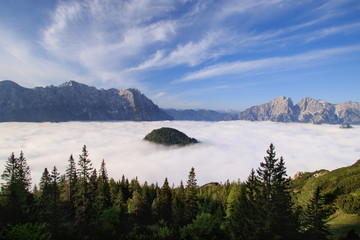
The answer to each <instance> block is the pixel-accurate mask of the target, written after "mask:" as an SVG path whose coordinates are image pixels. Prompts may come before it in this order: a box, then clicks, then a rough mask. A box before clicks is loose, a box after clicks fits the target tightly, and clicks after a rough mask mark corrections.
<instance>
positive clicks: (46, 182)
mask: <svg viewBox="0 0 360 240" xmlns="http://www.w3.org/2000/svg"><path fill="white" fill-rule="evenodd" d="M39 186H40V192H41V195H40V199H39V214H40V218H41V220H42V221H46V222H48V221H50V220H51V217H52V216H51V200H52V196H51V187H52V186H51V176H50V173H49V171H48V170H47V168H45V169H44V172H43V174H42V176H41V179H40V184H39Z"/></svg>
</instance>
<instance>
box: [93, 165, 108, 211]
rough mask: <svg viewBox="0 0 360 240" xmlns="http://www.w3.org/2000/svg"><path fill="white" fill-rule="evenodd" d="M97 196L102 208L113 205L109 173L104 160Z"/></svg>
mask: <svg viewBox="0 0 360 240" xmlns="http://www.w3.org/2000/svg"><path fill="white" fill-rule="evenodd" d="M96 197H97V201H98V202H99V207H100V209H102V210H105V209H106V208H109V207H110V206H111V194H110V186H109V178H108V175H107V171H106V167H105V161H104V160H102V162H101V168H100V173H99V178H98V184H97V196H96Z"/></svg>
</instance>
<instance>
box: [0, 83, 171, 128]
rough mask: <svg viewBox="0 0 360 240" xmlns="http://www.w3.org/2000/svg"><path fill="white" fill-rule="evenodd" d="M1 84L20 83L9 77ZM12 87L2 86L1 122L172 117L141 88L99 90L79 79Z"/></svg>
mask: <svg viewBox="0 0 360 240" xmlns="http://www.w3.org/2000/svg"><path fill="white" fill-rule="evenodd" d="M0 84H1V86H3V85H14V86H19V85H17V84H15V83H13V84H12V83H11V82H8V81H5V82H0ZM8 89H9V87H7V88H5V87H2V88H1V89H0V90H1V91H0V122H4V121H28V122H38V121H79V120H85V121H89V120H90V121H99V120H100V121H103V120H136V121H152V120H171V119H172V118H171V117H170V116H169V115H167V114H166V113H165V112H163V111H162V110H161V109H160V108H159V107H158V106H156V105H155V104H154V103H153V102H152V101H151V100H149V99H148V98H147V97H146V96H145V95H143V94H141V92H140V91H139V90H137V89H129V90H125V89H122V90H116V89H109V90H104V89H101V90H98V89H96V88H95V87H90V86H88V85H85V84H82V83H78V82H76V81H68V82H65V83H63V84H61V85H59V86H58V87H54V86H50V87H45V88H43V87H37V88H34V89H26V88H21V87H20V86H19V88H18V89H17V88H11V89H12V90H11V91H10V90H8ZM24 91H26V94H24Z"/></svg>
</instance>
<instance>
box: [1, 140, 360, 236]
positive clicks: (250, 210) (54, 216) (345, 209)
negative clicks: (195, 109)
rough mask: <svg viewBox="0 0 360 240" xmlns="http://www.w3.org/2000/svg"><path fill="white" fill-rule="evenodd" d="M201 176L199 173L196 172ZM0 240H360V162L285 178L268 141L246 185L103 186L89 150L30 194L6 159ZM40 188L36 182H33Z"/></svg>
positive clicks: (15, 163)
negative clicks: (263, 154)
mask: <svg viewBox="0 0 360 240" xmlns="http://www.w3.org/2000/svg"><path fill="white" fill-rule="evenodd" d="M200 174H201V173H200ZM1 178H2V180H3V182H4V184H3V185H2V187H1V192H0V239H46V240H49V239H130V240H131V239H139V240H140V239H184V240H185V239H194V240H195V239H210V240H212V239H214V240H215V239H224V240H235V239H244V240H245V239H252V240H263V239H269V240H275V239H280V240H289V239H295V240H296V239H299V240H300V239H306V240H312V239H320V240H321V239H329V240H330V239H344V240H345V239H348V240H349V239H359V237H358V235H357V234H359V233H360V229H359V226H360V217H359V214H360V205H359V202H360V201H359V194H360V192H359V191H360V162H357V163H356V164H354V165H352V166H350V167H346V168H341V169H337V170H334V171H332V172H329V171H326V170H321V171H317V172H313V173H302V174H298V176H297V177H296V178H295V179H293V180H292V179H290V178H288V177H287V174H286V166H285V160H284V159H283V158H282V157H278V156H276V153H275V147H274V146H273V145H272V144H271V145H270V147H269V149H268V150H267V151H266V155H265V158H264V160H263V162H260V165H259V167H258V169H256V170H251V171H249V177H248V179H247V180H246V181H245V182H232V183H230V182H229V181H226V182H225V183H221V184H214V183H213V184H207V185H205V186H203V187H198V186H197V180H196V175H195V169H194V168H191V170H190V172H189V175H188V178H187V181H186V183H185V184H183V182H180V183H179V185H178V186H177V187H174V186H173V187H171V186H170V184H169V182H168V180H167V178H165V179H164V182H163V184H162V186H159V185H158V184H151V185H150V184H148V183H147V182H144V183H139V181H138V180H137V178H135V179H131V180H128V179H127V178H126V177H125V176H122V178H121V179H116V180H115V179H109V178H108V175H107V170H106V164H105V161H103V162H102V164H101V168H100V169H99V170H98V171H97V170H96V169H94V168H93V167H92V162H91V160H90V159H89V153H88V150H87V148H86V146H84V147H83V149H82V153H81V154H80V155H79V158H78V159H74V157H73V155H70V156H69V159H68V166H67V169H66V171H65V172H64V173H60V172H59V171H58V170H57V168H56V166H54V167H51V168H50V166H49V168H45V169H44V172H43V175H42V177H41V179H40V181H39V182H38V184H37V185H36V186H35V187H34V188H33V189H32V190H31V189H30V188H31V185H32V184H31V175H30V167H29V166H28V165H27V159H26V157H25V155H24V154H23V153H22V152H21V153H20V155H19V156H16V155H14V154H11V155H10V156H9V158H8V160H7V161H6V163H5V169H4V172H3V173H2V175H1ZM34 181H35V182H37V180H34Z"/></svg>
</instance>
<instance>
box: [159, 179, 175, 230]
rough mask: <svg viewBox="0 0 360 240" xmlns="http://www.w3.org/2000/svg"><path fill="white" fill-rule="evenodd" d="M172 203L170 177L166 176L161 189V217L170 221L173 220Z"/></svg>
mask: <svg viewBox="0 0 360 240" xmlns="http://www.w3.org/2000/svg"><path fill="white" fill-rule="evenodd" d="M171 203H172V201H171V188H170V187H169V182H168V179H167V178H165V180H164V184H163V186H162V188H161V190H160V201H159V205H160V206H159V210H160V212H159V217H160V219H163V220H165V221H166V222H168V223H170V221H171V212H172V209H171Z"/></svg>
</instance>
